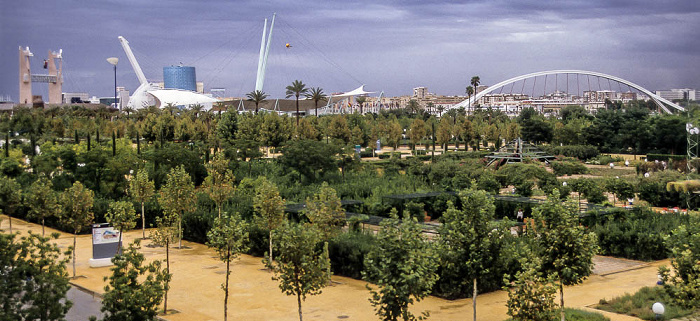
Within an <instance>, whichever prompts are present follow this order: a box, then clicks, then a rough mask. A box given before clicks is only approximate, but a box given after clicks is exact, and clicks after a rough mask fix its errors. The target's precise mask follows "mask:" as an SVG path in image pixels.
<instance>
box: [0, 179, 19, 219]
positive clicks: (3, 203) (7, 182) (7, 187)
mask: <svg viewBox="0 0 700 321" xmlns="http://www.w3.org/2000/svg"><path fill="white" fill-rule="evenodd" d="M21 193H22V190H21V188H20V185H19V183H17V180H15V179H14V178H9V177H2V176H0V209H2V212H3V213H5V214H6V215H7V216H8V217H9V218H10V232H12V216H11V215H12V214H14V212H15V209H16V208H17V207H18V206H19V205H20V204H21V200H22V194H21Z"/></svg>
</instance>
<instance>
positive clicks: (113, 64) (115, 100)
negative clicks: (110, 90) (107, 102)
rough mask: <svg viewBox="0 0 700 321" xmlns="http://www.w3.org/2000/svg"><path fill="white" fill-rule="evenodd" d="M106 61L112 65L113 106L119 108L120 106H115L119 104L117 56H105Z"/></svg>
mask: <svg viewBox="0 0 700 321" xmlns="http://www.w3.org/2000/svg"><path fill="white" fill-rule="evenodd" d="M107 62H108V63H110V64H112V66H114V107H116V108H117V109H120V110H121V108H119V107H117V106H119V105H117V63H118V62H119V58H117V57H110V58H107Z"/></svg>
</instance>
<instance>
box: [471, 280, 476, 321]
mask: <svg viewBox="0 0 700 321" xmlns="http://www.w3.org/2000/svg"><path fill="white" fill-rule="evenodd" d="M476 295H477V291H476V278H474V294H473V295H472V304H473V305H474V321H476Z"/></svg>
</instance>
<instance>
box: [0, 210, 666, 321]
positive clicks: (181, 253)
mask: <svg viewBox="0 0 700 321" xmlns="http://www.w3.org/2000/svg"><path fill="white" fill-rule="evenodd" d="M12 223H13V228H14V230H15V231H19V232H20V233H27V231H30V230H31V231H32V232H34V233H41V226H39V225H36V224H31V223H27V222H24V221H21V220H17V219H13V221H12ZM1 227H2V229H7V228H8V227H9V225H8V222H7V219H5V220H4V221H3V222H2V226H1ZM5 232H7V230H5ZM50 232H56V231H55V230H52V229H47V233H50ZM138 237H141V231H140V230H134V231H130V232H127V233H124V240H125V242H124V243H125V244H128V243H130V242H132V241H133V240H134V239H135V238H138ZM72 242H73V236H72V235H71V234H66V233H63V234H61V236H60V238H59V239H58V240H57V243H58V244H59V246H60V247H61V248H63V249H66V248H68V246H70V245H72ZM183 246H184V248H183V249H177V248H172V249H171V250H170V260H171V262H170V264H171V271H172V273H173V279H172V283H171V290H170V292H169V294H168V298H169V299H168V309H175V310H177V311H179V313H177V314H173V315H168V316H164V317H163V318H164V319H166V320H170V321H180V320H203V321H207V320H221V319H222V318H223V300H224V297H223V296H224V293H223V291H222V290H221V287H220V285H221V283H223V282H224V277H225V275H224V273H225V272H224V271H225V265H224V263H222V262H221V261H219V260H218V259H217V256H216V253H215V252H214V251H213V250H211V249H209V248H207V247H206V246H205V245H202V244H197V243H192V242H186V241H183ZM142 252H143V253H144V255H145V256H146V258H147V260H154V259H165V250H164V248H162V247H157V246H153V245H152V244H151V241H150V240H145V241H143V242H142ZM91 255H92V243H91V236H90V235H81V236H78V240H77V263H76V268H77V275H78V276H79V277H78V278H76V279H73V280H71V283H73V284H74V285H75V286H78V287H81V288H84V289H87V290H88V291H92V292H94V293H97V294H101V293H103V292H104V286H105V284H106V282H105V281H104V280H103V279H104V277H105V276H108V275H110V274H111V271H110V268H109V267H102V268H90V267H89V265H88V260H89V259H90V257H91ZM596 259H599V258H596ZM261 261H262V259H261V258H259V257H252V256H248V255H243V256H241V258H240V260H238V261H235V262H233V263H232V265H231V271H232V273H231V281H230V287H231V289H230V291H231V294H230V298H229V309H228V313H229V318H230V319H231V320H239V319H244V320H249V321H253V320H297V319H298V313H297V302H296V298H295V297H291V296H286V295H284V294H283V293H282V292H281V291H280V289H279V287H278V284H277V282H276V281H273V280H272V279H271V278H270V277H271V274H270V273H269V272H268V271H266V270H265V268H264V266H263V264H262V262H261ZM613 264H614V263H613ZM664 264H665V265H668V262H667V261H658V262H651V263H645V264H643V265H642V266H637V267H636V268H635V269H632V270H629V269H626V270H621V271H619V272H617V273H608V274H605V273H604V274H595V275H592V276H591V277H590V278H588V279H587V280H586V281H585V282H583V284H581V285H577V286H573V287H566V288H565V289H564V298H565V305H566V306H567V307H576V308H582V309H587V310H590V307H592V306H594V305H595V304H597V303H598V302H599V300H600V299H602V298H605V299H608V300H609V299H612V298H613V297H617V296H620V295H623V294H624V293H633V292H635V291H636V290H638V289H639V288H641V287H643V286H653V285H654V284H655V283H656V280H657V269H658V266H660V265H664ZM68 271H69V273H72V272H71V266H70V265H69V266H68ZM333 281H334V282H333V285H332V286H330V287H327V288H325V289H323V293H322V294H320V295H316V296H309V297H307V298H306V301H305V302H303V312H304V319H305V320H336V319H348V320H376V319H377V317H376V316H375V315H374V309H373V307H372V306H371V305H370V303H369V301H368V299H369V291H368V290H367V289H366V287H365V285H366V284H367V282H364V281H361V280H355V279H351V278H346V277H339V276H333ZM506 300H507V293H506V292H504V291H496V292H491V293H486V294H483V295H479V296H478V298H477V302H478V311H477V312H478V319H479V320H484V321H487V320H488V321H493V320H504V319H507V318H508V315H507V314H506V312H507V308H506V305H505V303H506ZM557 302H559V301H558V299H557ZM426 310H427V311H429V312H430V319H431V320H466V319H471V316H472V300H471V299H461V300H444V299H440V298H436V297H428V298H426V299H425V300H423V301H421V302H418V303H416V304H415V306H414V308H413V311H414V312H415V313H420V312H421V311H426ZM597 312H600V313H603V314H605V315H606V316H608V317H610V318H611V320H613V321H616V320H620V321H626V320H637V319H636V318H632V317H628V316H622V315H617V314H613V313H608V312H601V311H597Z"/></svg>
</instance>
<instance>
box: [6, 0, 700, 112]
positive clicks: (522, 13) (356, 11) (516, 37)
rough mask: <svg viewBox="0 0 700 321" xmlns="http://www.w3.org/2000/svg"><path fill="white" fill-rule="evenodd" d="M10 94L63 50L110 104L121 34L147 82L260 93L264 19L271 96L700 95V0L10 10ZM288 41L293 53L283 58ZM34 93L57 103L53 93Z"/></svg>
mask: <svg viewBox="0 0 700 321" xmlns="http://www.w3.org/2000/svg"><path fill="white" fill-rule="evenodd" d="M0 1H1V2H0V3H1V6H0V44H1V45H2V46H1V48H0V96H7V95H9V96H10V97H11V98H12V99H13V100H15V101H16V100H17V99H18V96H19V92H18V60H19V59H18V47H19V46H23V47H24V46H29V47H30V48H31V50H32V52H33V53H34V58H32V59H33V60H32V71H33V73H43V72H44V70H43V69H42V62H43V60H44V59H45V58H46V55H47V52H48V50H58V49H63V56H64V65H63V72H64V85H63V91H64V92H88V93H89V94H90V95H96V96H110V95H112V94H113V88H114V83H113V82H114V79H113V77H114V75H113V70H112V67H111V65H109V64H108V63H107V62H106V61H105V59H106V58H107V57H111V56H116V57H119V59H120V61H119V65H118V68H117V81H118V84H119V85H120V86H125V87H126V88H127V89H129V90H131V91H132V92H133V91H134V90H135V89H136V87H137V86H138V81H137V79H136V76H135V74H134V72H133V69H132V68H131V66H130V65H129V63H128V60H127V58H126V55H125V54H124V51H123V50H122V48H121V45H120V43H119V41H118V40H117V37H118V36H124V37H125V38H126V39H128V40H129V42H130V45H131V47H132V49H133V51H134V53H135V55H136V58H137V59H138V61H139V63H140V64H141V66H142V67H143V70H144V72H145V74H146V77H147V78H149V80H153V81H160V80H162V77H163V75H162V68H163V67H164V66H169V65H177V64H180V63H182V64H185V65H191V66H195V67H196V68H197V78H198V80H199V81H204V83H205V89H206V90H207V91H208V90H209V89H210V88H212V87H219V88H225V89H226V94H227V96H242V95H244V94H245V93H247V92H250V91H252V90H253V89H254V86H255V72H256V69H257V59H258V51H259V49H260V38H261V34H262V27H263V20H264V19H265V18H269V17H271V16H272V13H273V12H276V13H277V20H276V23H275V29H274V32H273V36H272V38H273V39H272V45H271V50H270V58H269V65H268V73H267V76H266V81H265V87H264V91H266V92H267V93H269V94H271V96H272V97H282V96H283V95H284V87H285V86H287V85H289V84H290V83H291V82H292V81H293V80H295V79H301V80H302V81H303V82H304V83H306V84H307V85H308V86H313V87H316V86H319V87H322V88H323V89H324V90H325V92H327V93H330V92H340V91H349V90H352V89H354V88H356V87H357V86H359V85H360V84H366V85H367V86H366V89H367V90H371V91H378V92H379V91H384V92H385V94H386V95H388V96H398V95H407V94H411V93H412V88H413V87H417V86H426V87H428V88H429V91H430V92H434V93H437V94H443V95H462V94H464V88H465V86H467V85H468V82H469V79H470V78H471V77H472V76H474V75H478V76H480V78H481V82H482V84H485V85H488V84H495V83H497V82H500V81H503V80H506V79H508V78H511V77H515V76H519V75H523V74H527V73H531V72H537V71H544V70H552V69H582V70H589V71H596V72H602V73H606V74H610V75H613V76H617V77H620V78H623V79H627V80H629V81H632V82H634V83H637V84H639V85H641V86H643V87H645V88H647V89H650V90H658V89H669V88H686V87H690V88H697V89H700V72H699V71H700V1H698V0H510V1H506V0H473V1H432V0H422V1H416V0H396V1H369V0H359V1H310V0H296V1H279V0H277V1H258V0H251V1H235V0H234V1H231V0H199V1H195V0H167V1H166V0H121V1H107V0H93V1H77V0H76V1H64V0H42V1H37V0H22V1H19V0H0ZM286 43H289V44H290V45H291V47H289V48H287V47H286V46H285V44H286ZM33 88H34V93H35V94H43V95H44V99H45V100H47V93H48V90H47V89H46V85H43V84H34V85H33Z"/></svg>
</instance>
